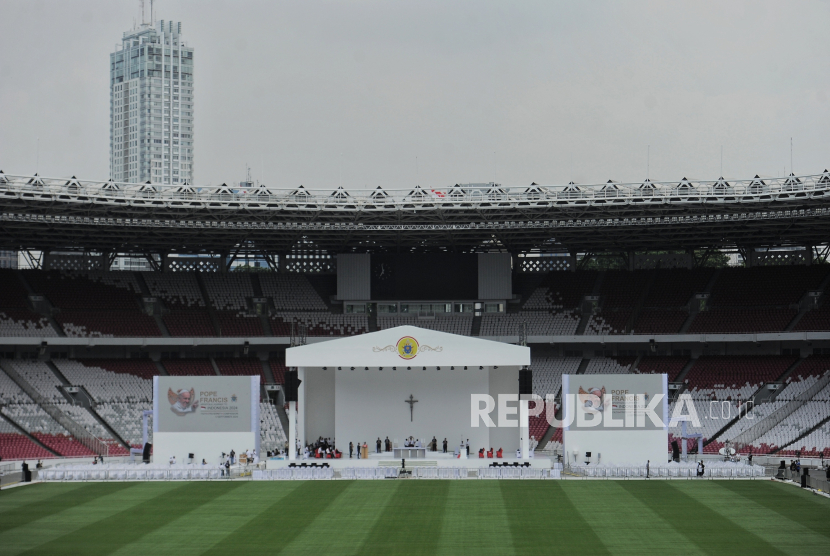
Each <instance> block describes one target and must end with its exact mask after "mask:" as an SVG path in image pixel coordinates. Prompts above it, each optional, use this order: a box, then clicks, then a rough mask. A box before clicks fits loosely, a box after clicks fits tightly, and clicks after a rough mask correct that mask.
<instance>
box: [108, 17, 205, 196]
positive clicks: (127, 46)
mask: <svg viewBox="0 0 830 556" xmlns="http://www.w3.org/2000/svg"><path fill="white" fill-rule="evenodd" d="M151 20H152V18H151ZM181 34H182V24H181V23H174V22H172V21H164V20H161V21H159V22H158V23H157V24H153V23H142V24H141V25H139V26H138V27H136V28H135V29H133V30H132V31H127V32H125V33H124V36H123V39H122V41H121V44H120V45H118V46H117V47H116V50H115V52H113V53H112V54H110V177H111V179H113V180H115V181H121V182H132V183H145V182H147V181H150V182H152V183H167V184H175V183H180V184H189V183H192V182H193V49H192V48H190V47H188V46H187V45H186V44H185V43H184V42H182V38H181Z"/></svg>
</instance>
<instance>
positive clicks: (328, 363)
mask: <svg viewBox="0 0 830 556" xmlns="http://www.w3.org/2000/svg"><path fill="white" fill-rule="evenodd" d="M285 364H286V365H287V366H289V367H329V368H335V369H336V368H337V367H370V368H371V367H374V368H377V367H385V368H391V367H397V368H398V370H401V367H403V369H406V367H412V368H413V369H414V368H416V367H447V369H448V370H449V367H450V366H455V367H462V368H463V367H464V366H476V367H479V366H485V367H491V366H499V365H503V366H522V365H530V348H528V347H524V346H514V345H511V344H505V343H502V342H494V341H491V340H482V339H480V338H471V337H469V336H459V335H457V334H448V333H446V332H437V331H435V330H427V329H425V328H418V327H417V326H398V327H395V328H389V329H386V330H380V331H378V332H370V333H368V334H361V335H359V336H350V337H348V338H340V339H337V340H331V341H327V342H318V343H314V344H309V345H305V346H297V347H292V348H288V349H287V350H285Z"/></svg>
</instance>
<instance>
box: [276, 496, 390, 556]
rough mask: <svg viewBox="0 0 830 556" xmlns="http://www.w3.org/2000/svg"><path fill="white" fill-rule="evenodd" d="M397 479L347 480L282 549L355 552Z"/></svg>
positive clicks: (334, 554)
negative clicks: (315, 515)
mask: <svg viewBox="0 0 830 556" xmlns="http://www.w3.org/2000/svg"><path fill="white" fill-rule="evenodd" d="M399 484H400V482H398V481H350V483H349V485H348V488H346V490H344V491H343V492H342V493H341V494H340V495H339V496H338V497H337V498H335V499H334V500H333V501H332V503H331V504H329V505H328V507H327V508H326V509H325V510H323V512H322V513H320V515H318V516H317V517H316V518H315V519H314V521H313V522H312V523H310V524H309V525H308V527H306V528H305V529H304V530H303V531H302V532H301V533H300V534H299V535H298V536H296V537H295V538H294V539H293V540H292V541H291V543H290V544H288V545H286V547H285V548H284V549H283V551H284V552H285V553H286V554H297V555H301V554H308V555H313V556H320V555H321V554H325V555H326V556H338V555H346V554H355V552H356V550H357V548H358V547H360V546H361V545H362V544H363V542H364V541H365V540H366V537H367V536H368V535H369V532H370V531H371V530H372V527H374V525H375V523H376V522H377V520H378V519H380V516H381V515H382V514H383V512H384V511H385V508H386V505H387V504H388V503H389V501H390V500H391V498H392V497H393V496H394V495H395V491H396V489H397V486H398V485H399Z"/></svg>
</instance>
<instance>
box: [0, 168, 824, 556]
mask: <svg viewBox="0 0 830 556" xmlns="http://www.w3.org/2000/svg"><path fill="white" fill-rule="evenodd" d="M0 221H2V224H0V226H2V232H0V249H2V250H7V251H15V252H19V253H21V254H23V257H25V259H26V260H27V261H28V263H29V266H30V267H31V268H27V269H2V270H0V282H1V283H2V288H0V344H2V345H1V346H0V356H2V358H0V427H2V430H0V457H2V461H0V470H2V472H3V475H2V484H3V486H4V487H9V488H4V490H3V493H2V495H0V514H2V516H3V519H1V520H0V554H19V553H23V552H29V553H42V554H61V553H67V554H69V553H72V554H76V553H113V552H118V553H124V554H127V553H130V554H131V553H146V552H148V551H161V552H164V553H167V552H171V553H172V552H176V553H188V554H189V553H193V554H197V553H198V554H201V553H219V552H220V551H222V552H227V551H239V550H241V551H246V552H250V551H253V552H255V553H262V552H265V551H269V552H280V551H282V552H285V553H291V554H295V553H314V554H321V553H324V554H335V553H336V554H340V553H361V554H367V553H372V554H398V553H406V554H435V553H439V552H440V553H449V554H458V553H462V552H463V553H476V554H490V553H492V554H509V553H516V554H526V553H555V552H565V553H576V552H577V551H590V552H591V553H595V552H599V553H605V552H607V553H621V554H627V553H636V554H646V553H648V554H650V553H662V554H666V553H671V552H678V551H680V552H681V553H692V552H696V553H714V552H719V551H723V550H737V549H742V550H754V551H757V552H759V553H763V554H773V553H776V554H777V553H797V554H812V553H816V554H819V553H820V554H825V553H826V546H827V542H828V537H830V525H828V520H827V516H828V509H830V501H828V500H827V499H826V498H827V497H826V495H824V494H823V493H826V492H828V490H829V489H828V483H827V480H826V474H825V473H826V471H825V470H826V467H827V466H826V464H825V461H824V460H825V458H830V301H828V300H827V295H826V294H827V293H828V284H830V264H828V261H827V256H828V253H830V247H828V243H827V237H828V232H830V173H828V171H827V170H824V172H820V173H816V174H813V175H801V176H795V175H792V174H791V175H790V176H787V177H783V178H766V177H765V178H761V177H759V176H758V175H756V176H755V177H751V178H748V179H745V180H726V179H724V178H719V179H716V180H713V181H692V180H687V179H685V178H683V179H680V180H678V181H674V182H656V181H655V182H652V181H649V180H646V181H644V182H642V183H615V182H611V181H609V182H607V183H603V184H596V185H583V184H579V185H578V184H574V183H569V184H567V185H540V184H536V183H532V184H529V185H524V186H506V185H502V184H498V183H485V184H482V183H478V184H454V185H450V186H447V187H445V188H441V189H436V188H421V187H417V186H416V187H414V188H411V187H408V188H400V187H398V186H390V187H388V188H383V187H378V188H376V189H370V190H347V189H345V188H343V187H339V188H336V189H329V190H316V189H313V188H305V187H303V186H298V187H294V188H289V189H278V188H274V187H266V186H264V185H258V184H253V183H248V184H239V185H236V184H234V185H225V184H223V185H222V186H219V187H197V186H192V185H162V184H155V183H150V182H148V183H120V182H115V181H107V182H96V181H86V180H83V179H78V178H76V177H71V178H47V177H42V176H38V175H13V174H5V173H2V172H0ZM124 258H128V259H130V260H133V261H141V263H142V265H144V268H145V270H141V271H136V270H122V269H116V264H115V263H116V261H118V260H119V259H124ZM626 381H628V382H626ZM615 384H619V385H621V386H613V385H615ZM629 384H630V385H632V386H630V388H633V389H634V390H632V392H633V391H636V392H638V394H637V395H638V396H639V395H640V394H639V393H641V392H645V399H646V400H647V399H648V398H649V393H650V395H651V396H654V394H655V393H656V392H662V395H663V397H662V400H663V402H664V404H665V405H664V406H663V407H664V409H662V410H660V411H662V412H661V413H660V415H661V417H662V418H663V421H664V422H665V423H664V426H659V427H658V426H655V427H653V430H652V429H649V430H637V431H626V430H623V428H622V427H620V428H619V430H617V429H612V430H605V431H599V430H596V431H591V430H583V429H582V428H581V427H582V425H581V424H580V421H579V415H582V412H583V410H584V408H585V407H587V406H590V405H591V404H592V403H594V402H589V401H586V400H587V398H583V397H582V396H583V390H582V388H583V386H584V387H585V388H587V389H588V392H591V391H593V390H592V388H595V389H596V391H598V392H602V394H603V395H604V394H605V392H606V386H607V389H608V391H609V392H610V391H611V390H614V391H615V392H616V391H623V390H624V389H626V388H629V386H627V385H629ZM639 385H648V386H643V387H642V388H641V386H639ZM577 387H578V388H579V391H580V393H579V394H578V396H579V397H578V398H574V397H573V396H574V395H576V394H575V393H576V391H577ZM637 388H640V389H639V390H637ZM248 390H249V391H250V396H249V395H248ZM625 391H627V390H625ZM225 393H227V396H225ZM165 394H166V395H165ZM478 394H481V395H488V396H490V398H491V399H493V398H498V399H499V409H498V410H494V411H496V413H498V412H500V411H502V410H503V409H504V410H506V409H507V408H508V405H509V407H510V408H511V409H512V410H513V411H512V412H513V414H514V415H515V416H516V417H513V418H512V423H513V424H512V425H505V426H502V416H501V415H499V416H498V418H497V419H496V413H493V417H494V420H495V421H496V422H498V423H499V424H498V425H497V426H493V427H492V428H484V427H479V426H478V421H475V410H476V408H475V407H472V410H473V420H474V421H475V424H471V423H470V415H471V398H470V396H471V395H478ZM520 395H521V396H523V397H521V398H520ZM614 395H615V396H616V394H614ZM511 396H512V397H511ZM528 396H530V397H531V399H532V401H529V400H528ZM229 397H230V399H232V400H233V404H229V402H228V399H229ZM502 397H504V399H505V400H507V403H506V404H505V405H504V407H502V406H501V404H502V402H501V400H502ZM193 399H198V400H199V401H198V403H196V402H193ZM237 399H238V407H237V405H235V404H237ZM574 399H578V400H579V402H578V403H576V405H574V402H573V400H574ZM569 400H571V401H569ZM608 400H611V398H610V397H609V398H608ZM597 401H600V402H602V399H601V398H600V399H598V400H597ZM615 401H616V400H615ZM625 401H626V403H628V400H625ZM166 404H167V405H166ZM601 405H602V404H600V407H601ZM608 405H609V406H611V405H612V404H610V403H609V404H608ZM594 407H596V406H594ZM613 407H614V411H616V405H614V406H613ZM638 407H639V406H638ZM168 408H169V409H170V410H172V412H171V411H168ZM531 409H532V411H531ZM197 410H198V411H197ZM681 410H682V411H681ZM574 411H577V412H578V413H579V415H578V416H577V419H576V420H575V421H574V420H572V419H569V416H572V415H573V413H574ZM637 411H639V409H637ZM681 412H682V413H683V415H684V416H688V415H689V414H691V413H693V414H695V415H696V416H697V417H698V419H697V421H695V420H694V419H689V420H686V419H679V420H675V419H672V422H671V423H669V422H668V421H669V419H668V418H669V416H670V415H672V416H673V415H677V414H678V413H681ZM231 413H232V415H231ZM608 413H609V415H610V414H611V409H610V407H609V408H608ZM635 413H636V411H635ZM249 415H250V419H248V416H249ZM637 415H639V413H637ZM481 417H482V419H484V417H485V415H483V414H482V415H481ZM208 418H210V419H212V420H211V421H210V423H208V421H206V419H208ZM197 419H202V421H197ZM510 420H511V419H506V420H505V421H510ZM237 421H239V423H237ZM485 422H486V421H485ZM183 423H186V425H183ZM194 423H198V425H195V424H194ZM205 423H208V424H205ZM237 425H239V426H240V427H241V428H234V427H236V426H237ZM188 427H190V428H188ZM635 433H636V434H635ZM376 437H377V444H375V438H376ZM384 437H385V438H384ZM646 437H647V438H646ZM410 438H411V439H412V440H410ZM381 439H383V440H381ZM432 439H435V440H436V443H433V442H432ZM442 439H444V441H443V446H442ZM446 439H449V440H448V441H447V440H446ZM353 443H356V444H357V451H356V452H355V454H354V455H355V456H357V453H358V452H361V453H360V456H361V457H360V459H358V458H357V457H352V452H353V447H352V446H351V445H352V444H353ZM366 444H368V446H367V447H366V448H368V449H366V448H364V447H363V446H365V445H366ZM448 444H449V445H448ZM231 450H233V451H235V457H230V456H229V455H228V454H229V453H230V451H231ZM254 451H255V452H256V453H255V454H254ZM249 452H250V453H249ZM243 454H244V457H242V456H243ZM249 455H250V456H251V457H250V458H249ZM603 455H604V456H603ZM174 457H175V458H176V459H175V460H174V459H173V458H174ZM225 463H227V464H228V465H225ZM24 466H25V467H26V468H27V469H26V470H25V471H24V470H23V469H24ZM30 481H31V483H34V484H30ZM798 487H802V488H798Z"/></svg>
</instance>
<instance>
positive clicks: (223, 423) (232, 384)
mask: <svg viewBox="0 0 830 556" xmlns="http://www.w3.org/2000/svg"><path fill="white" fill-rule="evenodd" d="M255 388H256V389H257V390H255ZM258 388H259V377H254V379H253V380H252V377H249V376H210V377H207V376H157V377H155V378H154V381H153V413H154V417H155V422H154V427H153V430H154V431H155V432H251V431H253V430H254V427H253V419H252V417H251V416H252V412H251V411H252V409H251V399H252V397H253V392H256V393H257V394H258V392H259V391H258ZM257 399H258V397H257Z"/></svg>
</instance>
